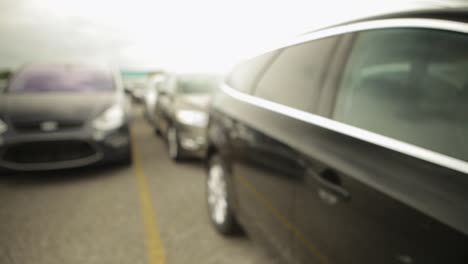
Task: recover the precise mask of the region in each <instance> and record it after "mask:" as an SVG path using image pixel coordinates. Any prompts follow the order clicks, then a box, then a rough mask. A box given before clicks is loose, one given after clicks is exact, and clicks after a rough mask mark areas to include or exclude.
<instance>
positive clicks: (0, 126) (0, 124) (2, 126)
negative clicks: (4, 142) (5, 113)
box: [0, 119, 8, 135]
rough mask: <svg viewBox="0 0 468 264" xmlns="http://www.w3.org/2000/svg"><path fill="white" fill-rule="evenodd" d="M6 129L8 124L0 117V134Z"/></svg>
mask: <svg viewBox="0 0 468 264" xmlns="http://www.w3.org/2000/svg"><path fill="white" fill-rule="evenodd" d="M7 130H8V126H7V124H6V123H5V122H3V120H2V119H0V135H1V134H3V133H5V132H6V131H7Z"/></svg>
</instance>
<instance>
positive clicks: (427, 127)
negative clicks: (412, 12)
mask: <svg viewBox="0 0 468 264" xmlns="http://www.w3.org/2000/svg"><path fill="white" fill-rule="evenodd" d="M466 47H468V35H466V34H461V33H456V32H449V31H442V30H433V29H408V28H407V29H378V30H369V31H363V32H360V33H357V36H356V39H355V42H354V46H353V48H352V51H351V53H350V57H349V60H348V62H347V65H346V67H345V71H344V75H343V77H342V82H341V85H340V87H339V90H338V95H337V102H336V106H335V112H334V119H336V120H338V121H341V122H344V123H347V124H350V125H353V126H356V127H359V128H363V129H366V130H369V131H372V132H375V133H379V134H381V135H385V136H388V137H391V138H394V139H398V140H402V141H404V142H407V143H410V144H413V145H416V146H420V147H424V148H426V149H429V150H432V151H436V152H439V153H442V154H445V155H449V156H452V157H455V158H458V159H462V160H468V143H466V140H465V138H466V135H467V134H468V116H467V114H466V113H467V112H468V74H467V72H466V71H467V69H468V50H467V49H466Z"/></svg>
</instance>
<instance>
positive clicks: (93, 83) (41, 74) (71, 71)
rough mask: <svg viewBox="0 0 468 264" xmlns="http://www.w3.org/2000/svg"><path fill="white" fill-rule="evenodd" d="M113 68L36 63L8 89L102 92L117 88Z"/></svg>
mask: <svg viewBox="0 0 468 264" xmlns="http://www.w3.org/2000/svg"><path fill="white" fill-rule="evenodd" d="M114 89H115V88H114V79H113V75H112V73H111V71H110V70H107V69H104V68H99V67H92V66H81V65H36V66H29V67H27V68H25V69H23V70H22V71H20V72H19V73H18V74H17V75H16V76H15V77H14V78H13V81H12V83H11V86H10V87H9V89H8V92H10V93H23V92H27V93H28V92H33V93H38V92H101V91H112V90H114Z"/></svg>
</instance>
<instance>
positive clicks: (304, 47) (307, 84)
mask: <svg viewBox="0 0 468 264" xmlns="http://www.w3.org/2000/svg"><path fill="white" fill-rule="evenodd" d="M335 43H336V38H325V39H319V40H313V41H310V42H307V43H305V44H300V45H296V46H292V47H289V48H287V49H285V50H283V51H282V52H281V54H280V55H279V56H278V58H277V59H276V60H275V61H274V62H273V63H272V65H271V66H270V67H269V68H268V70H267V71H266V72H265V74H264V76H263V77H262V79H261V80H260V81H259V83H258V85H257V88H256V89H255V95H256V96H258V97H261V98H264V99H267V100H270V101H274V102H277V103H281V104H284V105H288V106H291V107H294V108H298V109H302V110H309V108H310V106H311V103H312V100H314V99H316V98H317V96H318V94H319V92H320V84H321V81H322V80H323V78H324V75H325V73H326V67H327V65H328V61H329V58H330V55H331V51H332V50H333V49H334V47H335Z"/></svg>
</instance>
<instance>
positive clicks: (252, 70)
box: [228, 52, 276, 93]
mask: <svg viewBox="0 0 468 264" xmlns="http://www.w3.org/2000/svg"><path fill="white" fill-rule="evenodd" d="M275 54H276V52H269V53H266V54H263V55H260V56H258V57H255V58H253V59H250V60H248V61H245V62H243V63H241V64H239V65H237V66H236V67H235V68H234V70H233V71H232V74H231V76H229V78H228V83H229V85H231V86H232V88H235V89H237V90H239V91H242V92H247V93H249V92H250V91H251V88H252V85H253V84H254V83H253V82H255V81H256V80H257V78H258V76H259V74H261V72H262V70H263V69H264V67H265V66H266V65H267V64H268V63H269V62H270V61H271V60H272V59H273V58H274V56H275Z"/></svg>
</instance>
